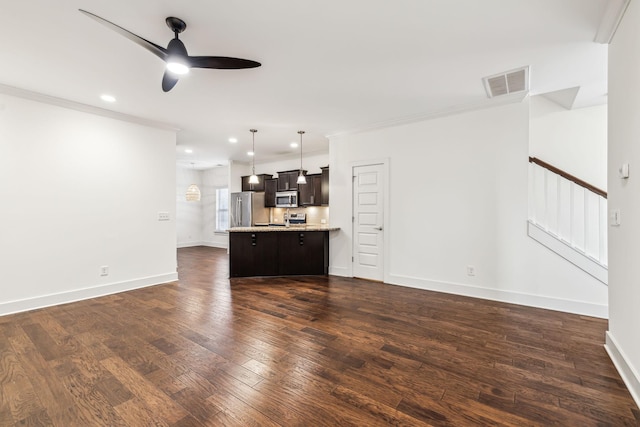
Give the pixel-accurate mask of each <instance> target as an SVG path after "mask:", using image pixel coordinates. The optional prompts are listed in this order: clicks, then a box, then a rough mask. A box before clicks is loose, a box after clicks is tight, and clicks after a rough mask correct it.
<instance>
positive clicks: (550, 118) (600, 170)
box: [529, 96, 607, 191]
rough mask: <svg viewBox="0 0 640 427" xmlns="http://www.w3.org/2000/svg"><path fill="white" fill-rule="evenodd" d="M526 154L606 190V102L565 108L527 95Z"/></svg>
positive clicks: (542, 98) (539, 97)
mask: <svg viewBox="0 0 640 427" xmlns="http://www.w3.org/2000/svg"><path fill="white" fill-rule="evenodd" d="M529 154H530V155H531V156H532V157H537V158H539V159H540V160H543V161H545V162H547V163H550V164H552V165H553V166H556V167H558V168H560V169H562V170H564V171H565V172H568V173H570V174H572V175H574V176H576V177H578V178H580V179H582V180H583V181H586V182H588V183H589V184H591V185H595V186H596V187H598V188H600V189H601V190H604V191H607V106H606V105H597V106H594V107H588V108H578V109H575V110H567V109H565V108H564V107H561V106H560V105H558V104H556V103H554V102H552V101H549V100H548V99H546V98H544V97H543V96H533V97H531V122H530V141H529Z"/></svg>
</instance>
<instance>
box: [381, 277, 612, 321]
mask: <svg viewBox="0 0 640 427" xmlns="http://www.w3.org/2000/svg"><path fill="white" fill-rule="evenodd" d="M387 282H388V283H390V284H392V285H400V286H408V287H411V288H418V289H424V290H428V291H437V292H444V293H448V294H455V295H462V296H467V297H473V298H482V299H487V300H492V301H501V302H507V303H511V304H519V305H525V306H528V307H537V308H545V309H548V310H556V311H563V312H567V313H574V314H581V315H585V316H592V317H599V318H602V319H607V318H608V316H609V309H608V306H606V305H600V304H592V303H588V302H583V301H574V300H565V299H558V298H552V297H545V296H540V295H532V294H525V293H520V292H512V291H505V290H502V289H491V288H483V287H479V286H473V285H467V284H461V283H451V282H436V281H433V280H425V279H420V278H417V277H410V276H401V275H396V274H390V275H389V278H388V280H387Z"/></svg>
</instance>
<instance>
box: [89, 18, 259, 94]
mask: <svg viewBox="0 0 640 427" xmlns="http://www.w3.org/2000/svg"><path fill="white" fill-rule="evenodd" d="M78 10H79V11H80V12H82V13H84V14H85V15H87V16H88V17H90V18H92V19H95V20H96V21H98V22H99V23H101V24H102V25H104V26H106V27H108V28H110V29H112V30H113V31H115V32H117V33H119V34H121V35H123V36H125V37H126V38H128V39H129V40H131V41H132V42H134V43H136V44H137V45H139V46H142V47H143V48H145V49H147V50H148V51H149V52H151V53H153V54H154V55H156V56H157V57H158V58H160V59H162V60H163V61H164V62H166V63H167V66H166V70H165V72H164V76H163V77H162V90H163V91H165V92H169V91H170V90H171V89H173V87H174V86H175V85H176V83H178V79H179V76H180V75H182V74H186V73H188V72H189V69H190V68H215V69H226V70H238V69H242V68H256V67H259V66H260V65H262V64H260V63H259V62H256V61H251V60H249V59H241V58H229V57H227V56H189V54H188V53H187V49H186V48H185V47H184V43H182V41H181V40H180V39H179V38H178V34H180V33H181V32H183V31H184V30H185V29H186V28H187V24H186V23H185V22H184V21H183V20H182V19H180V18H174V17H173V16H170V17H168V18H167V19H166V20H165V21H166V23H167V26H168V27H169V28H171V31H173V33H174V35H175V37H174V38H173V39H171V41H170V42H169V45H168V46H167V48H166V49H165V48H163V47H162V46H158V45H157V44H155V43H152V42H150V41H149V40H145V39H143V38H142V37H140V36H137V35H135V34H133V33H132V32H131V31H128V30H125V29H124V28H122V27H120V26H118V25H116V24H114V23H113V22H109V21H107V20H106V19H104V18H101V17H99V16H98V15H94V14H93V13H91V12H87V11H86V10H82V9H78Z"/></svg>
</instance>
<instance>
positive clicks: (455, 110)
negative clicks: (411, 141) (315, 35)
mask: <svg viewBox="0 0 640 427" xmlns="http://www.w3.org/2000/svg"><path fill="white" fill-rule="evenodd" d="M528 96H529V91H522V92H516V93H513V94H509V95H502V96H499V97H495V98H491V99H487V100H484V101H482V102H477V103H474V104H467V105H458V106H453V107H451V108H446V109H443V110H439V111H435V112H429V113H421V114H414V115H410V116H404V117H398V118H395V119H391V120H384V121H380V122H376V123H370V124H367V125H364V126H361V127H357V128H349V129H343V130H339V131H336V132H333V133H330V134H327V135H325V137H326V138H329V139H331V138H337V137H341V136H347V135H353V134H357V133H362V132H369V131H373V130H380V129H385V128H391V127H395V126H401V125H406V124H410V123H417V122H424V121H427V120H433V119H439V118H443V117H447V116H453V115H456V114H462V113H467V112H470V111H475V110H484V109H487V108H493V107H498V106H502V105H506V104H514V103H519V102H522V101H524V100H525V99H526V98H527V97H528Z"/></svg>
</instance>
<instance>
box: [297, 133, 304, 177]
mask: <svg viewBox="0 0 640 427" xmlns="http://www.w3.org/2000/svg"><path fill="white" fill-rule="evenodd" d="M298 133H299V134H300V173H301V174H302V134H303V133H304V131H303V130H299V131H298Z"/></svg>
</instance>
